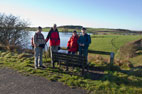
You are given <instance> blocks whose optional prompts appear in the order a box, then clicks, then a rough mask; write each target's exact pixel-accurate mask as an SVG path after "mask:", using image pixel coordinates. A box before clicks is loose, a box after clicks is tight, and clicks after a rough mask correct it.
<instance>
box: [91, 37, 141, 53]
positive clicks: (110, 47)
mask: <svg viewBox="0 0 142 94" xmlns="http://www.w3.org/2000/svg"><path fill="white" fill-rule="evenodd" d="M140 38H142V36H138V35H137V36H134V35H93V36H92V43H91V45H90V47H89V49H90V50H97V51H106V52H115V53H117V51H118V49H119V48H120V47H121V46H122V45H124V44H126V43H128V42H130V41H134V40H137V39H140Z"/></svg>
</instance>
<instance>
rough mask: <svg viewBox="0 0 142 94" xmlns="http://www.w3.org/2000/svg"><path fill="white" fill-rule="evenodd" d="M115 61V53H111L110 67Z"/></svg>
mask: <svg viewBox="0 0 142 94" xmlns="http://www.w3.org/2000/svg"><path fill="white" fill-rule="evenodd" d="M113 61H114V52H111V53H110V65H113Z"/></svg>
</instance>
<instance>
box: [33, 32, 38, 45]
mask: <svg viewBox="0 0 142 94" xmlns="http://www.w3.org/2000/svg"><path fill="white" fill-rule="evenodd" d="M33 43H34V47H37V46H38V42H37V33H35V35H34V37H33Z"/></svg>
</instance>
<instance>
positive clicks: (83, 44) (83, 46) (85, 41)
mask: <svg viewBox="0 0 142 94" xmlns="http://www.w3.org/2000/svg"><path fill="white" fill-rule="evenodd" d="M81 33H82V34H81V35H80V37H79V39H78V45H79V55H83V56H86V58H87V57H88V47H89V45H90V43H91V38H90V35H88V34H87V33H86V28H82V29H81Z"/></svg>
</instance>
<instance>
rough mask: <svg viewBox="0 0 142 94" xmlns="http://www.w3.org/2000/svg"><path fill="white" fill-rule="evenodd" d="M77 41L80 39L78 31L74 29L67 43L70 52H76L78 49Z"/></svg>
mask: <svg viewBox="0 0 142 94" xmlns="http://www.w3.org/2000/svg"><path fill="white" fill-rule="evenodd" d="M77 41H78V35H77V32H76V31H73V34H72V36H71V37H70V39H69V41H68V43H67V49H68V54H75V53H76V52H77V51H78V43H77Z"/></svg>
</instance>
